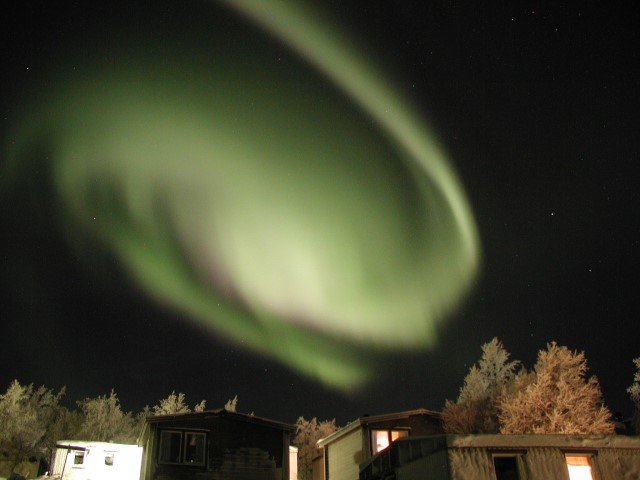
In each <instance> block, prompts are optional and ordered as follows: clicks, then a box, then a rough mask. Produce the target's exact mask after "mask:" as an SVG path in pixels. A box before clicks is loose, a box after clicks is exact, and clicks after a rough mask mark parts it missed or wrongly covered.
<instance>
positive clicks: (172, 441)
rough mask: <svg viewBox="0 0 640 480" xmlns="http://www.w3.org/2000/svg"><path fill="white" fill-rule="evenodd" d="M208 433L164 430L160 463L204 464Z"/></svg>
mask: <svg viewBox="0 0 640 480" xmlns="http://www.w3.org/2000/svg"><path fill="white" fill-rule="evenodd" d="M205 445H206V434H205V433H204V432H183V431H178V430H162V431H161V432H160V448H159V451H158V463H171V464H185V465H204V464H205V459H206V456H205V453H206V452H205Z"/></svg>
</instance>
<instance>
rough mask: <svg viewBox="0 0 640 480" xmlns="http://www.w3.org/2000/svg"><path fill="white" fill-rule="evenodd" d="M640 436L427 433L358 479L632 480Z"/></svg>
mask: <svg viewBox="0 0 640 480" xmlns="http://www.w3.org/2000/svg"><path fill="white" fill-rule="evenodd" d="M638 478H640V438H638V437H629V436H623V435H612V436H605V437H602V436H601V437H596V436H586V435H585V436H583V435H430V436H425V437H409V438H402V439H400V440H398V441H397V442H394V443H393V444H392V445H391V446H390V447H389V448H388V449H386V450H384V451H382V452H380V453H378V454H377V455H375V456H374V457H372V458H371V459H369V460H367V461H366V462H364V463H363V464H362V466H361V470H360V480H383V479H384V480H463V479H464V480H534V479H554V480H631V479H633V480H636V479H638Z"/></svg>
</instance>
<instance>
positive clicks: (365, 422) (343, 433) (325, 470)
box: [313, 408, 442, 480]
mask: <svg viewBox="0 0 640 480" xmlns="http://www.w3.org/2000/svg"><path fill="white" fill-rule="evenodd" d="M437 433H442V427H441V423H440V416H439V414H438V413H436V412H432V411H430V410H426V409H424V408H419V409H416V410H408V411H405V412H398V413H390V414H386V415H376V416H363V417H361V418H358V419H357V420H355V421H353V422H351V423H349V424H348V425H347V426H346V427H343V428H341V429H339V430H337V431H335V432H334V433H332V434H331V435H329V436H328V437H326V438H323V439H322V440H320V441H319V442H318V446H319V447H320V448H321V450H322V455H321V456H320V457H318V458H317V459H316V460H315V461H314V463H313V480H355V479H357V478H358V474H359V471H360V464H361V463H363V462H366V461H367V460H369V459H370V458H371V457H372V456H373V455H375V454H377V453H378V452H380V451H381V450H383V449H385V448H386V447H388V446H389V444H390V443H391V442H392V441H394V440H397V439H399V438H404V437H412V436H416V435H419V436H422V435H430V434H437Z"/></svg>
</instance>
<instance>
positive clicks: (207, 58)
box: [5, 0, 480, 389]
mask: <svg viewBox="0 0 640 480" xmlns="http://www.w3.org/2000/svg"><path fill="white" fill-rule="evenodd" d="M308 8H309V7H308V6H304V7H303V5H302V4H300V2H293V1H292V2H264V1H250V0H240V1H221V2H220V3H219V4H218V3H216V4H212V5H211V9H212V10H213V11H214V12H216V14H217V13H219V14H220V15H228V16H229V18H230V19H231V20H230V21H231V25H230V27H229V28H228V29H227V30H220V31H217V32H208V36H207V37H206V41H200V40H201V39H198V38H195V37H189V38H188V39H187V40H181V41H176V42H175V44H170V45H164V46H163V48H158V47H156V46H153V45H151V44H150V43H145V42H137V43H136V42H134V41H133V40H130V42H131V43H129V44H127V43H126V42H127V40H123V41H122V42H120V43H119V44H118V45H117V46H116V47H113V50H112V51H111V52H110V55H104V56H103V57H98V56H96V57H95V58H92V59H91V60H87V59H84V58H82V57H81V56H78V55H75V54H74V53H69V54H68V56H67V58H66V59H65V60H64V61H61V63H60V64H59V65H55V67H54V68H52V69H51V72H50V73H49V75H50V79H51V80H50V85H51V88H50V89H48V90H47V91H37V92H36V91H31V92H29V95H26V97H28V98H29V101H25V105H24V107H23V109H22V112H21V115H20V116H19V118H16V119H15V122H14V129H13V131H12V133H11V135H10V138H9V139H8V141H6V142H5V156H6V158H8V159H9V163H8V167H7V168H8V170H7V172H8V175H9V177H10V178H13V179H14V181H16V182H19V181H20V178H21V177H22V176H24V175H28V174H29V173H28V172H29V163H28V162H29V160H30V159H32V158H33V156H34V155H35V153H34V152H42V151H46V156H47V158H48V161H49V162H50V164H51V172H52V182H53V186H54V192H55V195H56V200H55V201H56V202H57V203H56V205H57V206H58V211H59V212H60V221H61V222H64V224H65V225H67V227H68V231H69V232H70V233H69V237H70V241H71V242H72V243H74V244H76V245H80V244H82V243H83V242H85V241H87V240H90V241H91V242H97V244H98V245H100V246H101V247H102V248H104V249H107V250H108V251H110V252H112V253H113V254H114V255H115V257H116V258H117V259H118V261H119V263H120V264H121V266H122V268H123V269H125V270H126V271H127V272H128V273H129V274H130V275H131V276H132V278H133V279H134V280H135V281H136V282H137V283H138V284H139V285H140V287H141V288H142V289H143V290H144V291H145V292H146V293H147V294H148V295H150V296H152V297H153V298H154V299H156V300H157V301H158V302H160V303H162V304H164V305H166V306H168V307H170V308H173V309H175V310H178V311H181V312H184V313H186V314H187V315H188V316H189V317H190V318H191V319H193V321H194V322H197V324H198V325H200V326H203V327H205V328H206V329H207V330H209V331H211V332H212V333H213V334H215V335H218V336H222V337H224V338H227V339H229V340H232V341H234V342H237V343H239V344H241V345H242V346H244V347H246V348H250V349H252V350H254V351H256V352H259V353H262V354H266V355H269V356H272V357H274V358H277V359H279V360H280V361H282V362H284V363H286V364H287V365H289V366H290V367H291V368H293V369H296V370H298V371H300V372H302V373H304V374H306V375H308V376H310V377H312V378H317V379H319V380H320V381H322V382H323V383H324V384H326V385H329V386H332V387H337V388H342V389H349V388H354V387H357V386H358V385H359V384H362V383H363V382H366V381H367V379H368V378H370V376H371V375H372V374H373V372H374V366H375V359H374V356H375V355H374V353H375V352H394V351H398V350H406V349H424V348H426V347H429V346H430V345H433V343H434V341H435V340H436V338H435V329H436V326H437V324H438V322H440V321H442V320H443V319H445V318H446V315H447V314H448V313H450V312H451V311H452V310H453V309H454V308H455V307H456V306H457V305H458V304H459V302H460V301H461V299H462V298H463V297H464V294H465V293H466V292H467V291H468V289H469V288H470V286H471V284H472V282H473V279H474V277H475V275H476V274H477V271H478V268H479V263H480V254H479V240H478V235H477V231H476V227H475V224H474V220H473V216H472V213H471V209H470V208H469V204H468V201H467V199H466V198H465V194H464V192H463V189H462V187H461V185H460V182H459V181H458V179H457V177H456V175H455V173H454V171H453V170H452V168H451V166H450V164H449V162H448V160H447V158H446V155H445V153H444V150H443V149H442V148H441V147H440V145H439V144H438V142H437V141H436V140H435V138H434V135H433V134H432V133H431V130H430V128H429V126H428V125H427V123H426V122H425V121H424V120H423V119H421V118H420V116H419V115H418V114H417V113H416V112H414V111H413V110H412V108H411V107H410V105H409V103H408V102H407V101H406V100H405V99H404V98H403V97H402V96H401V95H400V94H398V93H397V92H395V91H394V90H393V88H392V87H391V86H390V85H391V83H390V82H389V81H388V80H386V77H385V75H384V72H382V71H380V70H379V69H377V68H375V67H374V66H373V65H372V64H370V63H369V62H368V61H367V60H366V59H367V58H368V57H369V54H368V52H364V51H362V50H360V49H359V47H356V44H355V43H354V42H353V41H351V40H349V39H348V36H347V35H346V33H344V32H341V33H338V32H337V31H336V30H335V26H334V22H332V21H331V20H330V19H329V18H328V17H327V16H326V15H322V14H321V13H320V12H317V11H310V10H309V9H308ZM243 28H245V29H254V30H252V31H255V29H258V30H257V31H259V32H261V33H259V34H252V35H250V36H248V37H245V35H244V34H243V33H242V32H243ZM247 38H249V39H250V41H247ZM283 48H286V49H287V50H288V52H289V56H288V57H287V62H288V64H287V68H286V69H285V68H281V65H280V64H279V62H278V60H277V59H278V55H279V54H278V52H279V51H280V50H282V49H283ZM72 65H73V68H71V66H72ZM77 65H80V66H81V67H80V68H76V66H77ZM5 178H6V175H5ZM80 248H81V249H84V247H80ZM83 251H85V250H83Z"/></svg>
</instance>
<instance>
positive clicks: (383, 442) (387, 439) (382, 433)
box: [371, 430, 409, 455]
mask: <svg viewBox="0 0 640 480" xmlns="http://www.w3.org/2000/svg"><path fill="white" fill-rule="evenodd" d="M408 435H409V431H408V430H373V431H372V432H371V451H372V452H373V454H374V455H375V454H376V453H378V452H380V451H382V450H384V449H385V448H387V447H388V446H389V444H391V442H393V441H395V440H397V439H399V438H402V437H406V436H408Z"/></svg>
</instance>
